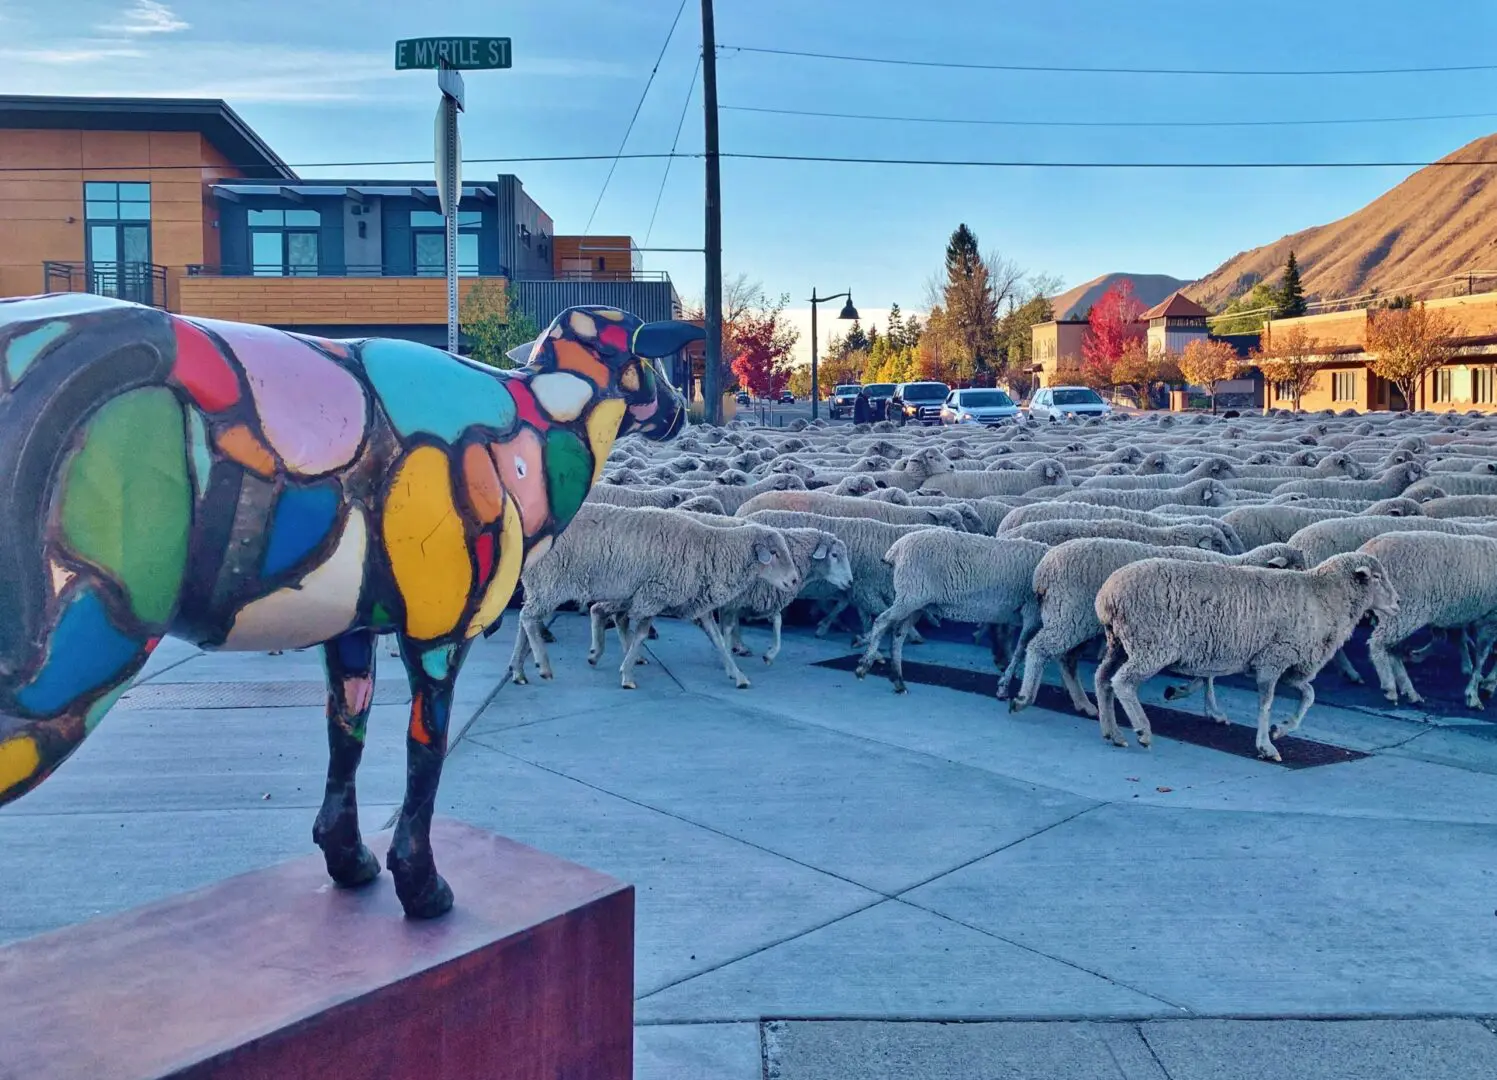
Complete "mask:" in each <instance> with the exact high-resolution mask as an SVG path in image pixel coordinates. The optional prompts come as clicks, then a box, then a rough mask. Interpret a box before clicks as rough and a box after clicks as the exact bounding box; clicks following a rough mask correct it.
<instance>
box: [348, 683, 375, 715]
mask: <svg viewBox="0 0 1497 1080" xmlns="http://www.w3.org/2000/svg"><path fill="white" fill-rule="evenodd" d="M343 700H344V701H345V702H347V703H348V712H349V715H350V716H358V715H359V714H360V713H362V712H366V711H367V710H368V708H369V706H370V705H371V704H373V702H374V679H373V678H372V677H371V676H369V675H350V676H349V677H347V678H346V679H344V680H343Z"/></svg>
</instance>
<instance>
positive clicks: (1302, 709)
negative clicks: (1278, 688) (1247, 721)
mask: <svg viewBox="0 0 1497 1080" xmlns="http://www.w3.org/2000/svg"><path fill="white" fill-rule="evenodd" d="M1283 682H1284V685H1285V686H1288V687H1290V688H1291V689H1293V690H1295V691H1296V692H1298V694H1299V708H1297V709H1295V710H1294V715H1293V716H1291V717H1290V718H1289V722H1288V723H1287V724H1283V725H1281V726H1279V727H1275V728H1271V729H1270V730H1269V732H1268V737H1269V738H1270V739H1277V738H1279V737H1280V736H1283V735H1288V734H1289V733H1290V732H1292V731H1298V730H1299V726H1300V724H1302V723H1303V722H1304V719H1305V714H1306V713H1307V712H1309V711H1310V706H1311V705H1314V704H1315V687H1313V686H1311V685H1310V678H1309V676H1307V675H1306V674H1305V673H1304V672H1303V671H1301V670H1299V669H1298V668H1290V669H1289V670H1288V671H1286V672H1285V673H1284V676H1283Z"/></svg>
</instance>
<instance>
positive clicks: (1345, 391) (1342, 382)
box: [1331, 371, 1357, 401]
mask: <svg viewBox="0 0 1497 1080" xmlns="http://www.w3.org/2000/svg"><path fill="white" fill-rule="evenodd" d="M1356 397H1357V373H1356V372H1355V371H1335V372H1332V373H1331V400H1332V401H1354V400H1356Z"/></svg>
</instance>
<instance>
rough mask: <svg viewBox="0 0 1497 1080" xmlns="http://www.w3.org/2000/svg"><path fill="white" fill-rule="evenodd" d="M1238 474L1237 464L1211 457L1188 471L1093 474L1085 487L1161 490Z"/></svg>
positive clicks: (1085, 482) (1222, 458)
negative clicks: (1122, 474)
mask: <svg viewBox="0 0 1497 1080" xmlns="http://www.w3.org/2000/svg"><path fill="white" fill-rule="evenodd" d="M1236 475H1237V466H1236V465H1235V464H1234V463H1233V462H1231V461H1229V460H1228V459H1227V458H1224V457H1211V458H1207V459H1206V460H1205V461H1203V462H1201V463H1200V464H1199V465H1197V466H1196V467H1195V468H1193V469H1191V470H1190V471H1189V472H1187V473H1150V474H1144V475H1140V474H1138V473H1132V474H1129V475H1126V476H1093V477H1090V478H1089V479H1086V480H1083V481H1082V482H1081V486H1082V487H1083V488H1110V489H1112V490H1113V491H1137V490H1138V489H1140V488H1147V489H1151V490H1156V491H1157V490H1159V489H1161V488H1173V487H1182V486H1184V485H1185V484H1188V483H1192V482H1194V481H1196V480H1225V479H1227V478H1228V477H1235V476H1236Z"/></svg>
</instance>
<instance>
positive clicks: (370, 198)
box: [0, 96, 680, 344]
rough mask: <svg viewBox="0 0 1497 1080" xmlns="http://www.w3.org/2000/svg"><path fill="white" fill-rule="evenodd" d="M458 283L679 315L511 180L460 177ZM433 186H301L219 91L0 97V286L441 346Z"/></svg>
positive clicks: (548, 309)
mask: <svg viewBox="0 0 1497 1080" xmlns="http://www.w3.org/2000/svg"><path fill="white" fill-rule="evenodd" d="M458 218H459V237H458V273H459V275H460V276H461V277H462V278H463V279H464V280H463V282H462V288H463V290H464V292H466V290H468V289H469V288H471V287H472V285H473V283H474V282H476V281H478V280H481V279H490V280H491V281H492V282H493V283H494V284H495V285H496V286H498V287H500V288H512V290H513V293H514V296H515V299H516V301H517V302H518V303H519V305H520V307H521V308H522V309H523V310H524V311H526V313H527V314H529V315H530V316H531V317H532V318H533V319H534V320H535V321H536V322H537V323H538V324H540V325H545V324H546V323H548V322H549V321H550V320H551V319H552V318H553V317H554V316H555V315H556V313H557V312H558V311H561V310H564V309H565V308H566V307H568V306H571V305H573V304H589V303H595V304H607V305H611V306H618V307H623V308H625V309H627V310H630V311H633V312H635V313H636V314H638V315H639V316H641V317H642V318H645V319H659V318H669V317H672V316H673V315H675V314H678V313H679V310H680V298H679V297H678V296H677V294H676V291H675V288H674V286H673V285H672V283H671V281H670V279H669V277H668V276H667V275H665V274H664V273H659V272H657V273H650V272H648V271H645V270H644V269H643V268H642V266H641V264H640V258H639V252H638V250H637V249H636V248H635V246H634V243H633V241H632V240H631V239H630V238H629V237H627V236H606V237H582V236H557V235H556V232H555V227H554V225H553V222H552V219H551V217H550V215H549V214H547V213H546V212H545V211H544V210H543V209H542V208H541V206H540V205H539V204H538V203H537V202H536V201H535V200H534V199H532V198H531V197H530V195H529V194H528V193H527V192H526V191H525V189H524V185H523V184H522V183H521V181H520V180H519V178H518V177H515V176H513V175H508V174H501V175H499V176H496V177H494V178H493V179H492V180H487V181H479V182H475V181H473V180H465V181H464V183H463V188H462V198H461V202H460V205H459V207H458ZM443 229H444V219H443V216H442V214H441V211H440V208H439V204H438V200H437V191H436V187H435V184H434V183H433V182H432V181H431V180H429V179H428V180H400V179H394V180H387V179H365V178H352V179H302V178H301V177H299V176H298V175H297V174H296V172H295V171H294V170H293V169H292V168H291V167H290V166H289V165H287V164H286V163H285V162H284V161H283V160H281V158H280V157H278V156H277V155H276V153H275V152H274V151H273V150H271V149H270V147H269V146H267V145H266V144H265V142H264V141H263V140H262V139H261V138H260V137H259V136H258V135H256V134H255V132H254V131H253V130H251V129H250V127H249V126H248V125H247V124H246V123H245V122H244V121H243V120H242V119H241V118H240V117H239V116H238V115H237V114H236V113H235V112H234V110H233V109H231V108H230V107H229V106H228V105H226V104H225V103H224V102H222V101H216V100H185V99H158V98H150V99H126V98H60V97H29V96H0V296H24V295H30V294H34V293H40V292H68V291H75V292H76V291H81V292H94V293H101V294H104V295H109V296H118V297H121V298H123V299H127V300H133V301H137V302H139V303H145V304H152V305H155V306H158V307H162V308H166V309H168V310H171V311H176V312H181V313H183V314H190V315H201V316H205V317H212V318H222V319H236V320H241V321H246V322H259V323H264V324H267V325H271V326H279V327H284V328H287V329H296V330H301V331H304V332H309V333H320V334H329V335H335V336H341V337H357V336H365V335H383V336H398V337H407V338H412V339H414V340H421V341H426V342H428V343H431V344H445V341H446V319H447V303H446V284H445V280H444V279H445V275H446V249H445V244H444V239H443Z"/></svg>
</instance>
